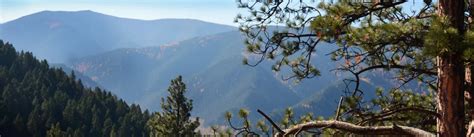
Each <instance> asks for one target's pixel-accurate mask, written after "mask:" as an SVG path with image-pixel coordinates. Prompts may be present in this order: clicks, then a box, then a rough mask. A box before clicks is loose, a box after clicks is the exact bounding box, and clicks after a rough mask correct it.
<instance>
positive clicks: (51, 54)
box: [0, 11, 389, 124]
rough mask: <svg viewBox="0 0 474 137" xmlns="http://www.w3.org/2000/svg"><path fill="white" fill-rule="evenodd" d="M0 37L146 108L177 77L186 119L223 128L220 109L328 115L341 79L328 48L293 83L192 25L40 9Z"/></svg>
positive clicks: (239, 46) (213, 29) (225, 31)
mask: <svg viewBox="0 0 474 137" xmlns="http://www.w3.org/2000/svg"><path fill="white" fill-rule="evenodd" d="M0 39H3V40H5V41H9V42H11V43H13V44H14V45H15V46H16V48H18V49H22V50H28V51H32V52H33V53H34V55H36V56H38V57H39V58H44V59H47V60H48V61H50V62H59V63H63V64H64V65H62V66H61V65H60V66H61V67H63V68H65V69H67V68H66V67H69V68H72V69H74V70H75V71H77V72H80V73H82V74H79V75H84V76H87V77H89V78H87V79H90V80H92V81H93V82H92V84H93V83H94V82H95V83H96V84H97V85H100V86H101V87H103V88H106V89H107V90H109V91H111V92H113V93H115V94H117V96H118V97H120V98H123V99H124V100H125V101H127V102H129V103H138V104H140V105H141V106H142V107H145V108H146V109H150V110H157V109H158V108H159V105H160V98H161V97H164V96H165V93H166V90H167V87H168V85H169V81H170V80H171V79H173V78H175V77H176V76H177V75H183V78H184V80H185V82H186V84H187V88H188V91H189V92H188V93H189V94H188V96H190V98H192V99H193V100H194V103H193V104H194V110H193V113H194V114H193V115H194V116H198V117H201V118H203V119H204V121H205V123H204V124H213V123H222V122H223V121H224V118H223V114H224V112H225V111H236V110H238V109H240V108H248V109H250V110H251V111H255V110H256V109H257V108H258V109H262V110H264V111H267V112H271V111H277V110H281V109H284V108H285V107H287V106H293V107H295V108H297V111H299V112H301V113H302V112H313V113H315V114H316V115H325V116H328V115H331V114H332V112H333V111H334V110H333V109H334V108H335V105H336V104H337V100H338V98H339V96H340V95H341V94H342V92H341V91H342V90H343V89H344V88H345V87H344V86H343V83H342V81H341V80H342V79H343V78H344V77H345V76H344V75H341V76H336V75H334V74H333V73H332V72H330V71H329V70H330V69H332V68H335V67H336V66H337V65H338V64H337V62H332V61H330V60H329V57H328V56H325V55H326V54H327V53H329V52H330V51H331V49H329V47H330V46H325V45H323V46H322V48H321V50H319V51H318V52H317V54H316V55H315V56H316V57H315V58H316V59H315V60H314V63H315V64H317V67H318V68H319V69H320V70H321V74H322V76H321V77H317V78H314V79H310V80H305V81H302V82H301V83H299V84H295V83H293V82H290V81H282V80H281V76H282V74H277V73H275V72H272V70H271V64H270V63H271V62H265V63H263V64H261V65H259V66H257V67H249V66H245V65H242V58H243V56H248V55H246V54H245V53H244V48H245V46H244V45H243V41H242V40H243V39H244V37H243V36H242V35H241V34H240V32H238V31H237V30H236V28H234V27H230V26H225V25H219V24H214V23H208V22H203V21H198V20H188V19H164V20H153V21H143V20H133V19H124V18H118V17H112V16H107V15H104V14H100V13H95V12H92V11H78V12H52V11H44V12H40V13H36V14H32V15H28V16H25V17H22V18H19V19H17V20H14V21H11V22H7V23H5V24H1V26H0ZM326 47H328V48H326ZM85 79H86V78H85ZM370 79H377V76H370ZM370 79H368V80H367V81H366V83H364V88H366V89H369V90H372V89H374V87H376V86H379V85H382V86H383V85H386V84H388V83H389V82H387V81H378V80H370ZM90 80H89V81H90ZM371 81H377V82H378V83H377V82H371ZM323 95H324V96H325V98H321V96H323Z"/></svg>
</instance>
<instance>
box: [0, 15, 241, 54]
mask: <svg viewBox="0 0 474 137" xmlns="http://www.w3.org/2000/svg"><path fill="white" fill-rule="evenodd" d="M0 30H1V31H0V39H4V40H8V41H10V42H11V43H13V44H15V46H16V47H17V48H18V49H20V50H27V51H32V52H34V53H35V54H36V55H37V56H38V57H39V58H43V59H48V61H50V62H54V63H63V62H65V61H67V60H69V59H74V58H80V57H85V56H88V55H94V54H97V53H101V52H104V51H110V50H113V49H117V48H126V47H147V46H161V45H163V44H165V43H171V42H176V41H180V40H185V39H188V38H192V37H196V36H204V35H209V34H215V33H220V32H225V31H230V30H235V28H234V27H230V26H226V25H219V24H213V23H208V22H203V21H199V20H191V19H161V20H136V19H126V18H118V17H113V16H108V15H104V14H101V13H96V12H93V11H77V12H65V11H43V12H39V13H35V14H31V15H28V16H24V17H21V18H19V19H16V20H13V21H10V22H7V23H4V24H2V25H1V26H0Z"/></svg>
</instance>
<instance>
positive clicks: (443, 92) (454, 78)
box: [437, 0, 465, 137]
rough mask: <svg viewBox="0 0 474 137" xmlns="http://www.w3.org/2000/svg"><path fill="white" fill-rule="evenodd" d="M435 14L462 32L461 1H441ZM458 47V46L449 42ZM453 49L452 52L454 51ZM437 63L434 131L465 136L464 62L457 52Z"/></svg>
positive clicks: (443, 135)
mask: <svg viewBox="0 0 474 137" xmlns="http://www.w3.org/2000/svg"><path fill="white" fill-rule="evenodd" d="M438 8H439V10H438V14H439V15H440V16H445V17H447V18H448V19H449V20H450V25H451V26H452V27H454V28H456V29H458V31H459V33H461V34H463V33H464V31H465V25H464V9H465V1H464V0H440V1H439V5H438ZM448 46H459V45H448ZM454 52H455V51H454ZM437 65H438V95H437V101H438V113H439V115H440V116H439V117H438V119H437V131H438V135H439V136H441V137H460V136H465V127H464V90H463V86H464V78H465V77H464V64H463V62H462V61H461V57H460V54H459V53H447V54H444V55H440V56H438V57H437Z"/></svg>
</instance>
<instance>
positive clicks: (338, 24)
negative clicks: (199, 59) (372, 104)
mask: <svg viewBox="0 0 474 137" xmlns="http://www.w3.org/2000/svg"><path fill="white" fill-rule="evenodd" d="M415 1H416V0H414V1H413V2H414V3H415ZM406 2H407V1H406V0H400V1H397V0H388V1H378V0H374V1H371V2H370V3H363V2H362V1H353V0H339V1H335V2H333V1H330V2H327V1H326V2H325V1H309V0H308V1H305V0H300V1H291V0H287V1H284V0H278V1H270V2H266V3H261V2H260V1H238V5H239V7H240V8H244V9H246V10H247V11H248V12H247V13H246V14H239V15H237V17H236V20H235V21H236V22H237V23H239V24H240V30H241V31H242V32H244V33H245V34H246V36H247V38H248V39H247V40H246V41H245V43H246V44H247V51H248V52H249V53H252V54H257V55H261V58H257V59H254V58H251V59H244V61H243V63H244V64H248V65H251V66H255V65H258V64H259V63H260V62H262V61H265V60H266V59H271V60H274V62H275V64H274V65H273V67H272V69H273V70H275V71H280V70H281V69H283V68H289V69H290V71H291V72H292V75H290V76H288V78H296V79H297V80H303V79H305V78H312V77H316V76H319V75H320V72H319V70H318V69H317V67H316V65H318V64H313V62H312V61H313V60H314V59H315V58H313V57H314V55H315V54H316V51H317V50H319V49H320V48H323V47H327V46H328V43H330V45H334V46H333V49H334V50H333V52H331V53H330V55H331V57H332V59H333V60H334V61H336V62H340V64H341V65H340V66H338V67H337V68H335V70H338V71H344V72H348V73H349V74H352V75H353V76H354V78H353V79H347V80H345V82H348V83H350V84H348V85H353V88H352V89H353V90H350V91H349V90H348V91H347V92H346V93H347V96H348V97H351V98H352V99H349V100H346V101H355V102H353V104H356V105H353V106H352V108H350V109H351V110H347V111H348V112H351V113H350V114H352V116H356V117H357V116H358V115H359V114H357V113H360V112H363V111H366V110H368V109H367V108H365V107H363V106H364V105H362V104H363V100H364V99H362V98H363V95H364V92H370V91H363V90H362V89H360V83H361V79H362V77H363V75H364V74H367V73H370V72H372V71H385V72H388V73H389V74H393V75H394V76H395V77H396V78H397V80H399V82H400V84H401V85H404V84H407V83H410V82H412V81H415V82H419V83H420V87H421V88H423V90H427V91H430V92H434V93H433V95H434V96H433V98H431V101H433V102H434V104H436V105H435V106H436V110H429V109H428V108H421V109H408V108H407V106H410V105H408V104H407V103H402V104H390V103H389V106H385V107H386V108H379V110H383V111H385V112H386V111H387V110H389V111H392V112H398V113H404V112H400V111H402V110H403V111H409V112H417V113H414V114H419V115H425V116H430V117H436V118H437V122H435V125H436V134H437V135H439V136H465V132H466V128H465V127H467V124H466V123H465V121H473V118H474V97H473V96H474V86H473V84H472V79H473V78H474V74H473V73H471V70H472V69H474V68H473V65H472V64H473V63H474V58H473V57H474V56H473V55H474V46H473V45H474V33H473V32H474V30H473V27H472V21H473V18H472V17H473V16H474V14H473V13H474V10H473V9H474V3H473V1H471V0H439V1H437V2H438V3H437V4H433V3H432V1H430V0H426V1H424V5H423V6H422V7H420V8H417V9H413V7H410V8H411V9H409V8H408V7H404V6H403V4H404V3H406ZM275 25H286V28H278V27H272V26H275ZM272 31H273V32H272ZM248 57H253V56H248ZM394 88H397V87H394ZM404 92H410V91H404ZM464 92H465V93H466V94H465V93H464ZM465 100H467V102H466V103H465ZM435 101H436V102H435ZM465 104H467V105H465ZM397 106H398V107H397ZM466 106H467V107H469V108H467V110H468V111H465V107H466ZM370 110H372V108H370ZM433 111H436V112H435V113H431V112H433ZM354 112H356V113H354ZM380 112H382V111H380ZM465 112H469V113H467V114H465ZM364 113H365V112H364ZM398 113H393V114H391V115H394V114H398ZM466 115H467V116H468V117H467V119H466V117H465V116H466ZM369 119H370V118H369ZM383 121H386V122H387V123H384V124H382V125H387V126H390V125H393V124H390V119H383ZM408 123H410V122H408ZM320 124H321V123H320ZM322 124H324V123H322ZM472 125H473V126H474V122H473V124H472ZM367 126H373V125H371V124H368V125H367ZM313 127H315V128H316V126H313ZM472 128H474V127H470V128H469V130H471V129H472ZM343 130H344V129H343ZM345 130H347V129H345ZM291 131H292V132H296V131H293V130H291ZM365 133H370V134H375V131H372V132H365ZM410 133H411V132H410ZM362 134H363V133H362ZM469 134H470V135H471V134H472V133H471V132H469Z"/></svg>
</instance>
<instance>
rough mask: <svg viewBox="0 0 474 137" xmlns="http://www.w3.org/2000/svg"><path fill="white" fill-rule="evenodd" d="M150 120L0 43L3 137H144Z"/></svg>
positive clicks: (0, 130)
mask: <svg viewBox="0 0 474 137" xmlns="http://www.w3.org/2000/svg"><path fill="white" fill-rule="evenodd" d="M150 116H151V114H150V113H149V112H148V111H142V110H141V109H140V106H138V105H133V104H132V105H127V104H126V102H125V101H123V100H122V99H119V98H117V97H116V96H115V95H113V94H111V93H110V92H107V91H105V90H102V89H100V88H89V87H85V86H84V85H83V84H82V82H81V80H76V78H75V75H74V73H72V74H71V75H68V74H66V73H65V72H63V70H62V69H57V68H50V66H49V65H48V63H47V61H46V60H42V61H39V60H38V59H36V58H35V57H34V55H33V54H32V53H30V52H23V51H22V52H17V51H16V50H15V48H14V47H13V45H12V44H9V43H5V42H3V41H2V40H0V135H1V136H6V137H9V136H15V137H20V136H88V137H93V136H127V137H132V136H148V132H147V129H146V122H147V120H148V119H149V118H150Z"/></svg>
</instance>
